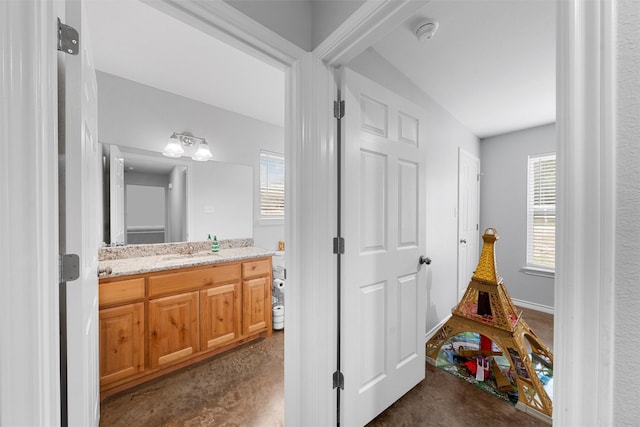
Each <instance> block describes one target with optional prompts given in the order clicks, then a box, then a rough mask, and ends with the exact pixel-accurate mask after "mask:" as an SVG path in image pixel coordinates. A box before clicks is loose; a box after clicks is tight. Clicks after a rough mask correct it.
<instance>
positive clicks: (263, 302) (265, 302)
mask: <svg viewBox="0 0 640 427" xmlns="http://www.w3.org/2000/svg"><path fill="white" fill-rule="evenodd" d="M242 279H243V281H242V301H243V306H242V314H243V321H242V331H243V333H244V334H245V335H248V334H252V333H254V332H257V331H262V330H265V329H266V330H267V334H268V335H269V336H270V335H271V333H272V331H271V259H266V260H258V261H250V262H244V263H242Z"/></svg>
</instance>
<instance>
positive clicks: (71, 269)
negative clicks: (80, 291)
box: [58, 254, 80, 283]
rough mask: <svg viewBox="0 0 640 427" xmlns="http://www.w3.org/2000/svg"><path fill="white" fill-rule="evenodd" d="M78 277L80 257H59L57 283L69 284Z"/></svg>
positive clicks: (74, 255)
mask: <svg viewBox="0 0 640 427" xmlns="http://www.w3.org/2000/svg"><path fill="white" fill-rule="evenodd" d="M78 277H80V257H79V256H78V255H76V254H64V255H60V277H59V280H58V282H60V283H62V282H71V281H72V280H76V279H78Z"/></svg>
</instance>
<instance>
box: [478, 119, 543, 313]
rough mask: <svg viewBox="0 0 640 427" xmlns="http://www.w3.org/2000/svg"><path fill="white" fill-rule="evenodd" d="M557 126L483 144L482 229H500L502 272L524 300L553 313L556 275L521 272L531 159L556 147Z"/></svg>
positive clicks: (512, 291)
mask: <svg viewBox="0 0 640 427" xmlns="http://www.w3.org/2000/svg"><path fill="white" fill-rule="evenodd" d="M555 130H556V127H555V124H550V125H546V126H539V127H535V128H531V129H525V130H522V131H519V132H512V133H508V134H504V135H499V136H495V137H492V138H487V139H483V140H482V142H481V144H480V148H481V150H480V152H481V157H480V160H481V169H482V174H483V175H482V179H481V185H480V229H481V230H484V229H485V228H487V227H494V228H496V229H497V230H498V235H499V236H500V240H499V241H498V243H497V246H496V260H497V261H496V262H497V266H498V273H499V274H500V276H502V278H503V279H504V283H505V286H506V288H507V291H508V292H509V294H510V295H511V298H513V299H514V300H515V302H516V304H518V303H523V305H525V306H528V307H531V308H536V309H539V310H543V311H547V312H551V311H552V310H553V307H554V300H553V292H554V286H553V284H554V279H552V278H547V277H540V276H532V275H530V274H525V273H523V272H522V271H521V269H522V267H523V266H524V265H525V264H526V244H527V232H526V227H527V160H528V156H529V155H531V154H542V153H551V152H555V151H556V134H555Z"/></svg>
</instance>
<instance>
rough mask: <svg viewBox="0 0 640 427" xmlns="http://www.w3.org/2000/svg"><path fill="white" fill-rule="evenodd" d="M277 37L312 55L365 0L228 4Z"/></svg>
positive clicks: (229, 0) (240, 1) (234, 0)
mask: <svg viewBox="0 0 640 427" xmlns="http://www.w3.org/2000/svg"><path fill="white" fill-rule="evenodd" d="M225 2H226V3H228V4H229V5H231V6H233V7H234V8H236V9H238V10H239V11H240V12H242V13H244V14H245V15H247V16H249V17H251V18H252V19H254V20H256V21H258V22H259V23H261V24H262V25H264V26H265V27H267V28H269V29H270V30H271V31H273V32H274V33H276V34H278V35H280V36H282V37H284V38H285V39H287V40H288V41H290V42H291V43H293V44H295V45H297V46H298V47H300V48H302V49H304V50H306V51H307V52H311V51H312V50H313V49H315V48H316V47H318V45H319V44H320V43H322V42H323V41H324V39H326V38H327V37H328V36H329V35H331V33H332V32H333V31H334V30H335V29H336V28H338V27H339V26H340V25H341V24H342V23H343V22H344V21H345V20H346V19H347V18H348V17H349V16H351V14H353V12H355V11H356V10H357V9H358V8H359V7H360V6H362V4H363V3H364V0H348V1H347V0H339V1H336V0H333V1H328V0H323V1H317V0H315V1H309V0H296V1H291V0H286V1H269V2H265V1H255V0H225Z"/></svg>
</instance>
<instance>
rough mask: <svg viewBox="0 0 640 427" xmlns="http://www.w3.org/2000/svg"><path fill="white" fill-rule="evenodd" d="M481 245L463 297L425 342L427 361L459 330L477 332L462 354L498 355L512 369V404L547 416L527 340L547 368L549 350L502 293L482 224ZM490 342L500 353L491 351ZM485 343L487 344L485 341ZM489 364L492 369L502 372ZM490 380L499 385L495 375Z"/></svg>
mask: <svg viewBox="0 0 640 427" xmlns="http://www.w3.org/2000/svg"><path fill="white" fill-rule="evenodd" d="M482 240H483V241H484V244H483V246H482V253H481V255H480V260H479V261H478V267H477V268H476V271H475V272H474V273H473V277H472V278H471V281H470V282H469V285H468V286H467V290H466V291H465V294H464V296H463V297H462V299H461V300H460V302H459V303H458V305H457V306H456V307H455V308H454V309H453V310H452V312H451V317H450V318H449V320H447V322H446V323H445V324H444V325H443V326H442V327H441V328H440V329H439V330H438V332H436V334H435V335H434V336H433V337H431V339H430V340H429V341H428V342H427V344H426V356H427V361H428V362H429V363H431V364H433V365H435V364H436V363H435V362H436V360H437V358H438V353H439V351H440V348H441V347H442V345H443V344H444V343H445V342H447V340H449V339H450V338H452V337H453V336H455V335H456V334H459V333H461V332H475V333H478V334H480V338H481V341H480V350H478V351H468V350H467V351H466V353H467V354H466V356H472V357H473V356H474V355H476V356H480V355H482V356H489V357H491V356H493V355H496V354H500V355H503V356H504V357H506V358H507V360H508V361H509V363H510V364H511V367H512V368H513V369H514V371H515V373H516V385H517V389H518V403H517V404H516V407H517V408H518V409H521V410H523V411H525V412H530V413H531V414H532V415H536V416H538V417H539V418H541V419H544V420H547V421H549V422H550V421H551V412H552V402H551V399H550V398H549V395H548V394H547V392H546V391H545V389H544V387H543V384H542V382H541V381H540V379H539V378H538V376H537V375H536V371H535V369H534V365H533V362H532V357H531V356H530V354H529V351H527V344H528V346H529V347H530V348H531V353H532V354H533V355H534V357H535V358H536V360H537V361H540V362H542V363H543V364H544V365H546V366H547V367H549V368H552V367H553V354H552V353H551V351H550V350H549V348H548V347H547V346H546V345H544V344H543V343H542V341H540V339H539V338H538V337H537V336H536V334H535V333H534V332H533V330H531V328H530V327H529V325H527V323H526V322H525V321H524V319H522V312H519V313H518V312H516V308H515V306H514V305H513V302H512V301H511V298H510V297H509V294H508V293H507V290H506V288H505V286H504V283H503V280H502V278H501V277H500V276H498V273H497V271H496V260H495V253H494V246H495V243H496V240H498V234H497V232H496V230H495V229H494V228H487V229H486V230H485V232H484V235H483V236H482ZM491 342H494V343H495V344H496V345H497V346H498V347H499V349H500V350H501V351H500V352H495V351H491V350H492V347H491ZM487 343H488V345H487ZM496 367H497V366H496V365H495V363H494V374H496V373H497V374H498V375H502V380H503V383H504V382H506V383H507V387H510V384H509V383H508V380H507V379H506V377H504V375H503V374H501V372H500V370H499V368H498V369H495V368H496ZM498 375H496V380H497V382H498V385H499V386H500V381H499V380H500V378H498Z"/></svg>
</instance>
